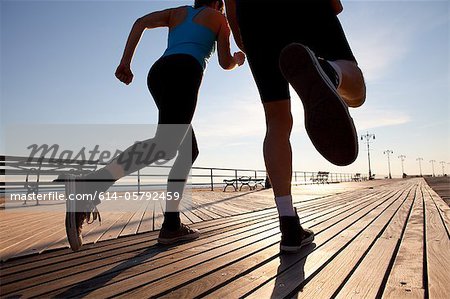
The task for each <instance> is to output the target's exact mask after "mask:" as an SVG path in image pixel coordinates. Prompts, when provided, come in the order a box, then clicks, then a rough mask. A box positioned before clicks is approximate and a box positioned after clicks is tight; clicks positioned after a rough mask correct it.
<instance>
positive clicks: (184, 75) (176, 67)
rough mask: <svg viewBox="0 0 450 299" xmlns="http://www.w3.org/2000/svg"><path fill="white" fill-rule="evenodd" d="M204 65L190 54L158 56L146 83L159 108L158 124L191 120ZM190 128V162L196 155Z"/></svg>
mask: <svg viewBox="0 0 450 299" xmlns="http://www.w3.org/2000/svg"><path fill="white" fill-rule="evenodd" d="M202 79H203V69H202V67H201V66H200V64H199V63H198V61H197V60H196V59H195V58H194V57H193V56H191V55H187V54H175V55H169V56H164V57H161V58H160V59H159V60H157V61H156V62H155V63H154V64H153V66H152V68H151V69H150V71H149V73H148V77H147V86H148V89H149V90H150V93H151V94H152V96H153V99H154V100H155V103H156V106H157V107H158V110H159V117H158V124H190V123H191V121H192V118H193V116H194V112H195V107H196V105H197V98H198V90H199V89H200V85H201V83H202ZM198 153H199V150H198V145H197V139H196V138H195V134H194V131H193V130H192V163H194V161H195V159H196V157H197V156H198Z"/></svg>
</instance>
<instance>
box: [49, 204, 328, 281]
mask: <svg viewBox="0 0 450 299" xmlns="http://www.w3.org/2000/svg"><path fill="white" fill-rule="evenodd" d="M329 205H333V202H331V203H329ZM273 213H274V212H273ZM272 215H274V214H272ZM273 217H274V219H275V221H274V222H275V223H277V219H276V218H277V217H276V214H275V215H274V216H273ZM183 252H184V256H183V257H185V255H186V254H185V252H186V251H185V250H184V251H183ZM122 259H123V257H122ZM86 274H87V273H86V272H85V271H83V273H82V275H83V276H84V277H85V276H86ZM61 275H62V273H58V274H57V276H58V277H60V276H61ZM52 277H53V278H54V275H53V276H52Z"/></svg>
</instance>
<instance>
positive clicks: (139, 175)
mask: <svg viewBox="0 0 450 299" xmlns="http://www.w3.org/2000/svg"><path fill="white" fill-rule="evenodd" d="M137 177H138V179H137V180H138V182H137V187H138V193H141V171H140V170H138V175H137Z"/></svg>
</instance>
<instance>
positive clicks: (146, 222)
mask: <svg viewBox="0 0 450 299" xmlns="http://www.w3.org/2000/svg"><path fill="white" fill-rule="evenodd" d="M152 230H153V203H152V202H148V203H147V206H146V207H145V211H144V215H142V219H141V224H140V225H139V228H138V234H141V233H145V232H149V231H152Z"/></svg>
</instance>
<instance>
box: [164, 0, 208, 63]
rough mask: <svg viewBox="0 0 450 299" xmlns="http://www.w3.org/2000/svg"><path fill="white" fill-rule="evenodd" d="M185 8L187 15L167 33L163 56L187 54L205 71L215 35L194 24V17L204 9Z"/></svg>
mask: <svg viewBox="0 0 450 299" xmlns="http://www.w3.org/2000/svg"><path fill="white" fill-rule="evenodd" d="M186 7H187V10H188V13H187V16H186V18H185V19H184V21H183V22H182V23H181V24H179V25H177V26H175V27H174V28H172V29H171V30H170V32H169V41H168V46H167V49H166V51H165V52H164V54H163V56H168V55H172V54H189V55H192V56H194V57H195V58H196V59H197V60H198V62H199V63H200V65H201V66H202V68H203V69H205V68H206V64H207V63H208V60H209V58H210V57H211V55H212V53H213V52H214V49H215V47H214V46H215V41H216V35H215V34H214V32H212V30H211V29H209V28H208V27H205V26H203V25H200V24H197V23H195V22H194V18H195V16H196V15H197V14H198V13H199V12H201V11H202V10H203V9H204V8H205V7H201V8H198V9H195V8H193V7H191V6H186Z"/></svg>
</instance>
